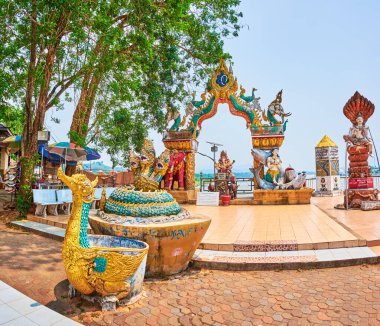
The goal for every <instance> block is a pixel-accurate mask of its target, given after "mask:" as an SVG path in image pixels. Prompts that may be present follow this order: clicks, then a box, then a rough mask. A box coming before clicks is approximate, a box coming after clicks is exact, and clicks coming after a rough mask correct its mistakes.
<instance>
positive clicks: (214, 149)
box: [206, 141, 223, 178]
mask: <svg viewBox="0 0 380 326" xmlns="http://www.w3.org/2000/svg"><path fill="white" fill-rule="evenodd" d="M206 143H209V144H211V145H212V146H211V152H213V153H214V160H213V161H214V178H215V155H216V152H217V151H218V146H223V145H222V144H218V143H214V142H210V141H206Z"/></svg>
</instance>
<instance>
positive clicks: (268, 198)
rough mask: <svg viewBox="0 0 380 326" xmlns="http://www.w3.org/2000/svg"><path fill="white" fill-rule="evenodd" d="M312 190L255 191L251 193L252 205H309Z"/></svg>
mask: <svg viewBox="0 0 380 326" xmlns="http://www.w3.org/2000/svg"><path fill="white" fill-rule="evenodd" d="M313 191H314V189H311V188H302V189H298V190H261V189H260V190H255V191H254V192H253V204H254V205H296V204H310V198H311V194H312V193H313Z"/></svg>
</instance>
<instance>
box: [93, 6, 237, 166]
mask: <svg viewBox="0 0 380 326" xmlns="http://www.w3.org/2000/svg"><path fill="white" fill-rule="evenodd" d="M238 4H239V1H238V0H214V1H198V0H187V1H177V0H172V1H165V2H157V1H142V2H141V1H131V2H128V4H126V3H123V5H124V6H123V7H122V8H119V9H120V11H119V10H116V12H118V13H119V12H122V13H125V14H126V15H128V18H127V20H126V21H125V22H124V21H123V20H119V21H118V25H116V26H115V24H114V19H115V18H112V17H115V15H114V14H115V11H114V10H115V7H114V5H115V4H112V6H113V8H112V9H111V8H107V9H106V10H105V11H104V12H109V13H112V14H113V15H112V14H111V15H110V16H109V17H107V18H105V17H103V19H101V22H102V24H101V25H99V26H101V28H102V31H103V33H102V34H101V37H99V38H98V42H102V44H103V50H104V51H100V52H99V53H98V56H97V58H95V57H92V58H93V59H94V62H97V65H96V66H95V67H101V69H102V71H101V74H100V75H99V76H101V77H100V78H101V82H100V83H99V87H98V92H97V96H96V98H95V102H94V107H93V112H92V122H93V123H92V126H90V127H89V133H88V137H87V141H88V142H92V143H95V144H96V145H98V146H99V147H101V148H102V149H106V151H107V153H108V154H109V155H111V159H112V161H113V162H114V163H118V164H122V165H126V164H127V161H128V160H127V157H128V151H129V150H130V148H131V147H135V148H137V149H138V148H139V147H140V146H141V144H142V140H143V138H144V137H145V136H146V135H147V133H148V130H149V129H150V128H152V129H155V130H157V131H158V132H163V131H164V129H165V127H166V119H165V114H166V112H165V111H166V107H167V106H169V107H170V109H171V110H181V108H184V107H186V106H187V104H188V103H189V101H190V99H191V93H192V92H193V90H194V88H196V87H199V86H200V85H202V86H203V88H204V86H205V83H206V77H209V75H210V74H211V72H212V71H213V69H215V66H216V65H217V64H218V62H219V59H220V58H229V57H230V56H229V54H227V53H225V52H224V51H223V38H224V37H229V36H236V35H237V33H238V31H239V30H240V25H239V24H238V18H239V17H241V13H239V12H237V11H236V7H237V5H238ZM111 18H112V19H111ZM107 24H108V25H107ZM93 54H94V53H93ZM99 71H100V70H99ZM182 111H183V110H182Z"/></svg>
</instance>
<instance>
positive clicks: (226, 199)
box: [220, 195, 231, 206]
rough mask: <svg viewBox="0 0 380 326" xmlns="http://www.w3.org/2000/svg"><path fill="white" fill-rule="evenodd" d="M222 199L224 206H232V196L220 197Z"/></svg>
mask: <svg viewBox="0 0 380 326" xmlns="http://www.w3.org/2000/svg"><path fill="white" fill-rule="evenodd" d="M220 199H221V200H222V205H223V206H228V205H229V204H230V200H231V196H230V195H222V196H220Z"/></svg>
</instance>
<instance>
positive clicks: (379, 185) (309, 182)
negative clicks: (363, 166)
mask: <svg viewBox="0 0 380 326" xmlns="http://www.w3.org/2000/svg"><path fill="white" fill-rule="evenodd" d="M372 178H373V187H374V188H375V189H380V175H373V176H372ZM306 187H308V188H312V189H317V179H316V178H315V177H314V178H307V179H306ZM344 189H346V177H345V176H341V177H340V190H344Z"/></svg>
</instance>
